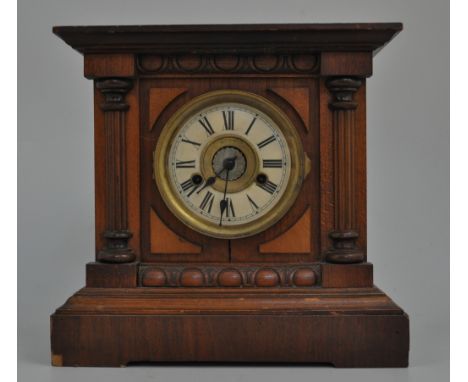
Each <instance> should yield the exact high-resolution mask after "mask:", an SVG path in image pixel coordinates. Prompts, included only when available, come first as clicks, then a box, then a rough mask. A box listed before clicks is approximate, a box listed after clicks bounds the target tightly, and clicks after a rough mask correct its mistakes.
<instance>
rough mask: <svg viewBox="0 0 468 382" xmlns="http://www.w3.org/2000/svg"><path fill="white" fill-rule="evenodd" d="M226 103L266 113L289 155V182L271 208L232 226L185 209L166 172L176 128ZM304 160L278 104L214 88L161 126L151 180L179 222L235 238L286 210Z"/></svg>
mask: <svg viewBox="0 0 468 382" xmlns="http://www.w3.org/2000/svg"><path fill="white" fill-rule="evenodd" d="M226 102H235V103H239V104H244V105H247V106H250V107H253V108H256V109H258V110H260V111H262V112H263V113H264V114H266V115H267V116H268V117H269V118H270V119H272V120H273V121H274V122H275V123H276V124H277V125H278V127H279V128H280V130H281V132H282V133H283V135H284V137H285V139H286V142H287V144H288V147H289V151H290V155H291V169H290V175H289V182H288V184H287V186H286V189H285V191H284V193H283V195H282V196H281V198H280V200H279V201H278V202H277V204H276V205H275V207H274V208H272V209H271V210H270V211H269V212H267V213H266V214H265V215H263V216H261V217H260V218H259V219H257V220H254V221H251V222H248V223H244V224H240V225H236V226H232V225H230V226H219V225H218V224H215V223H211V222H208V221H205V220H202V219H200V217H199V216H198V215H196V214H195V213H194V212H193V211H191V210H190V209H189V208H187V207H186V205H185V204H184V202H183V201H182V200H181V199H180V198H179V196H178V192H177V191H176V190H175V189H173V187H172V185H171V184H170V182H169V176H168V171H167V169H168V167H167V166H168V155H169V152H170V147H171V142H172V140H173V138H174V136H175V135H176V132H177V131H178V129H179V127H181V126H182V125H183V124H184V123H185V122H186V121H187V120H188V119H190V118H191V117H192V116H193V115H194V114H196V113H197V112H200V111H201V110H202V109H204V108H206V107H209V106H212V105H215V104H221V103H226ZM304 161H305V157H304V151H303V148H302V143H301V139H300V137H299V134H298V133H297V131H296V128H295V127H294V125H293V123H292V122H291V121H290V120H289V118H288V117H287V116H286V115H285V113H284V112H283V111H282V110H281V109H280V108H279V107H278V106H276V105H275V104H273V103H272V102H271V101H269V100H267V99H266V98H264V97H261V96H259V95H257V94H254V93H249V92H245V91H240V90H216V91H211V92H208V93H205V94H202V95H200V96H197V97H195V98H193V99H192V100H190V101H189V102H188V103H187V104H185V105H183V106H182V107H181V108H180V109H179V110H177V111H176V112H175V113H174V115H172V117H171V118H170V119H169V121H168V122H167V123H166V125H165V126H164V128H163V129H162V132H161V135H160V136H159V139H158V142H157V144H156V150H155V153H154V161H153V169H154V177H155V182H156V185H157V187H158V190H159V192H160V194H161V197H162V198H163V200H164V202H165V203H166V206H167V207H168V208H169V209H170V210H171V212H172V213H173V214H174V215H175V216H176V217H177V218H178V219H179V220H180V221H181V222H182V223H184V224H185V225H187V226H188V227H190V228H191V229H193V230H195V231H197V232H200V233H202V234H205V235H208V236H212V237H216V238H222V239H237V238H242V237H248V236H253V235H255V234H257V233H259V232H262V231H264V230H266V229H267V228H269V227H271V226H272V225H273V224H275V223H276V222H278V221H279V220H280V219H281V218H282V217H283V216H284V215H285V214H286V213H287V212H288V210H289V209H290V208H291V207H292V205H293V204H294V202H295V200H296V198H297V195H298V194H299V191H300V189H301V186H302V182H303V180H304Z"/></svg>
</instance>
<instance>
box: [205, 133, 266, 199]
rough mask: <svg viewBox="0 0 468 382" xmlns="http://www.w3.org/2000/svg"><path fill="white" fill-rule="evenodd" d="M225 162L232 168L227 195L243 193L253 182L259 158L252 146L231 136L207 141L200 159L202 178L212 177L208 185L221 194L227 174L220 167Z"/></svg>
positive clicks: (222, 166)
mask: <svg viewBox="0 0 468 382" xmlns="http://www.w3.org/2000/svg"><path fill="white" fill-rule="evenodd" d="M232 158H235V160H234V161H233V160H232ZM226 161H227V162H226ZM229 162H230V163H231V165H232V167H231V169H230V170H229V181H228V185H227V192H228V193H234V192H239V191H241V190H244V189H245V188H247V187H248V186H250V185H251V184H252V183H253V182H254V181H255V177H256V176H257V174H258V168H259V167H258V166H259V159H258V155H257V153H256V151H255V149H254V147H253V146H252V144H251V143H250V142H249V141H247V140H246V139H245V138H243V137H241V136H239V135H236V134H235V133H227V134H222V135H218V136H217V137H215V138H214V139H213V140H212V141H210V142H208V144H207V145H206V146H205V148H204V149H203V151H202V153H201V158H200V165H201V166H200V170H201V173H202V176H203V178H204V179H208V178H209V177H216V181H215V183H214V184H213V185H212V187H213V188H214V189H215V190H217V191H220V192H224V187H225V185H226V175H227V171H226V170H224V171H223V168H224V167H225V165H226V164H227V163H229Z"/></svg>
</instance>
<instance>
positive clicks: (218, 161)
mask: <svg viewBox="0 0 468 382" xmlns="http://www.w3.org/2000/svg"><path fill="white" fill-rule="evenodd" d="M226 161H231V163H233V164H234V167H233V168H232V169H229V177H228V180H229V181H233V180H237V179H239V178H240V177H241V176H242V175H244V173H245V170H246V168H247V161H246V159H245V155H244V154H243V153H242V151H240V150H239V149H238V148H236V147H233V146H226V147H223V148H221V149H219V150H218V151H217V152H216V154H215V155H214V157H213V161H212V165H213V171H214V172H215V174H219V175H218V176H219V177H220V178H221V179H223V180H226V176H227V174H228V171H227V170H226V169H225V166H226Z"/></svg>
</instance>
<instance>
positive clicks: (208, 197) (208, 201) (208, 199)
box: [200, 191, 214, 213]
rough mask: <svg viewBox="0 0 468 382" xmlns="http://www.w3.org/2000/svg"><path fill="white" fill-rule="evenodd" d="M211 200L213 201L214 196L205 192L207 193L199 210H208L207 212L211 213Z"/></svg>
mask: <svg viewBox="0 0 468 382" xmlns="http://www.w3.org/2000/svg"><path fill="white" fill-rule="evenodd" d="M213 200H214V195H213V194H212V193H211V192H210V191H207V193H206V194H205V197H204V198H203V200H202V202H201V203H200V208H201V209H202V210H203V211H205V208H208V210H207V212H208V213H211V207H213Z"/></svg>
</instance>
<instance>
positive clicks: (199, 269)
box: [51, 23, 409, 367]
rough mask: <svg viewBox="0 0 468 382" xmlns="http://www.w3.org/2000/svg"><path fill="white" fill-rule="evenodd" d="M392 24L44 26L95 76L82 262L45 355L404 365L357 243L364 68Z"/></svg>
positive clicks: (402, 319) (79, 359)
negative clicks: (92, 233) (88, 256)
mask: <svg viewBox="0 0 468 382" xmlns="http://www.w3.org/2000/svg"><path fill="white" fill-rule="evenodd" d="M401 29H402V25H401V24H399V23H393V24H392V23H387V24H385V23H377V24H293V25H286V24H284V25H282V24H280V25H261V24H260V25H196V26H195V25H178V26H90V27H55V28H54V29H53V31H54V33H55V34H57V35H58V36H59V37H61V38H62V39H63V40H64V41H65V42H66V43H68V44H69V45H71V46H72V47H73V48H74V49H76V50H78V51H79V52H80V53H82V54H83V56H84V75H85V77H86V78H89V79H91V80H93V84H94V105H95V106H94V131H95V135H94V140H95V190H96V197H95V199H96V203H95V205H96V207H95V208H96V210H95V215H96V224H95V226H96V261H95V262H92V263H89V264H87V266H86V286H85V287H84V288H83V289H81V290H79V291H78V292H77V293H75V294H74V295H73V296H72V297H70V299H68V301H67V302H66V303H65V304H64V305H63V306H62V307H60V308H58V309H57V311H56V312H55V313H54V314H53V315H52V317H51V328H52V329H51V331H52V339H51V342H52V364H53V365H56V366H72V365H74V366H121V365H127V364H129V363H132V362H308V363H329V364H332V365H335V366H337V367H356V366H361V367H365V366H373V367H375V366H381V367H391V366H393V367H398V366H399V367H402V366H407V363H408V350H409V345H408V344H409V323H408V317H407V315H406V314H405V313H404V312H403V311H402V310H401V309H400V308H399V307H398V306H397V305H395V303H394V302H393V301H392V300H391V299H390V298H388V297H387V295H386V294H385V293H383V292H382V291H381V290H379V289H378V288H376V287H375V286H374V284H373V274H372V269H373V268H372V264H371V263H369V262H368V261H367V251H366V93H365V88H366V79H367V78H368V77H370V76H371V74H372V60H373V55H374V54H375V53H376V52H378V51H379V50H380V49H381V48H382V46H383V45H385V44H386V43H387V42H389V41H390V40H391V39H392V38H393V37H394V36H395V35H396V34H397V33H398V32H399V31H400V30H401Z"/></svg>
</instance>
